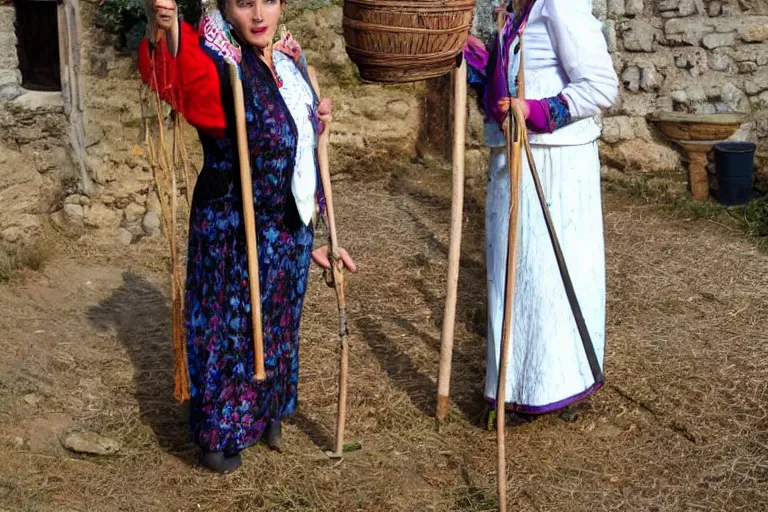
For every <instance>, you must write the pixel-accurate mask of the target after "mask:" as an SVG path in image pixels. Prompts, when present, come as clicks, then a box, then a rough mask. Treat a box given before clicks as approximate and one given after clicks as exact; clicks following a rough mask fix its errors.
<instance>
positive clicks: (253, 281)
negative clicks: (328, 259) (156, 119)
mask: <svg viewBox="0 0 768 512" xmlns="http://www.w3.org/2000/svg"><path fill="white" fill-rule="evenodd" d="M229 78H230V82H232V96H233V97H234V104H235V127H236V129H237V155H238V160H239V161H240V189H241V193H242V199H243V224H244V226H245V244H246V251H247V255H248V283H249V285H250V292H251V322H252V323H253V361H254V375H253V379H254V380H256V381H264V380H266V378H267V374H266V372H265V371H264V333H263V331H262V325H261V290H260V287H259V254H258V250H257V247H256V214H255V213H254V210H253V179H252V178H251V164H250V156H249V154H248V137H247V135H246V132H245V101H244V99H243V82H242V80H241V79H240V69H239V67H238V66H237V65H236V64H234V63H230V64H229Z"/></svg>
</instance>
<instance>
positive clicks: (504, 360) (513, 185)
mask: <svg viewBox="0 0 768 512" xmlns="http://www.w3.org/2000/svg"><path fill="white" fill-rule="evenodd" d="M513 116H514V123H513V121H512V118H513ZM521 120H522V121H521ZM521 122H523V123H524V122H525V118H524V117H523V115H522V114H521V113H520V112H518V111H517V110H514V111H510V115H509V117H508V118H507V126H506V130H505V131H506V136H507V165H508V167H509V188H510V195H509V197H510V209H509V231H508V245H507V272H506V285H505V290H504V321H503V327H502V333H501V360H500V362H499V381H498V384H497V387H496V444H497V449H498V471H497V483H498V491H499V512H506V510H507V459H506V444H505V437H506V435H505V434H506V418H505V413H506V409H505V405H506V387H507V367H508V366H509V348H510V347H511V346H512V339H513V338H512V330H513V326H514V307H513V306H514V301H515V279H516V275H517V235H518V231H519V225H520V222H519V218H520V177H521V176H522V165H523V164H522V137H523V132H522V130H521V128H520V123H521ZM512 130H514V134H513V132H512Z"/></svg>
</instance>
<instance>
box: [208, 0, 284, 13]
mask: <svg viewBox="0 0 768 512" xmlns="http://www.w3.org/2000/svg"><path fill="white" fill-rule="evenodd" d="M280 3H281V4H283V5H285V4H287V3H288V0H280ZM226 5H227V0H216V8H217V9H218V10H219V12H220V13H221V15H222V16H224V8H225V7H226Z"/></svg>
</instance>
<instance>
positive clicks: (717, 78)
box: [593, 0, 768, 170]
mask: <svg viewBox="0 0 768 512" xmlns="http://www.w3.org/2000/svg"><path fill="white" fill-rule="evenodd" d="M593 10H594V12H595V14H596V16H598V17H599V18H600V19H602V20H604V34H605V37H606V41H607V43H608V47H609V50H610V51H611V53H612V55H613V59H614V63H615V65H616V70H617V72H618V74H619V77H620V81H621V83H622V94H621V102H620V103H619V104H618V105H617V106H616V107H615V108H613V109H611V110H610V111H609V112H607V113H606V115H605V117H604V120H603V123H604V130H603V141H604V142H605V143H607V144H610V145H612V146H613V147H612V148H610V149H606V151H605V152H606V154H607V155H608V156H609V157H613V156H618V157H619V158H618V160H619V161H620V163H625V164H629V165H635V166H637V167H641V168H644V169H648V170H674V169H675V168H677V167H678V166H679V164H678V163H676V162H675V158H674V155H673V154H671V153H670V152H669V151H668V148H669V144H668V143H667V142H666V141H664V140H663V139H661V138H660V137H658V136H657V133H656V132H655V131H654V129H653V127H652V126H651V125H649V124H648V123H647V121H646V116H647V115H648V114H651V113H653V112H655V111H678V112H691V113H702V114H711V113H720V112H738V113H744V114H747V115H748V118H749V122H748V123H746V124H745V126H743V128H742V130H740V131H739V132H738V133H737V134H736V135H735V136H734V138H739V139H750V140H754V141H756V142H758V145H759V151H766V150H768V148H766V145H768V2H766V1H765V0H752V1H750V0H746V1H745V0H741V1H738V0H727V1H705V0H594V2H593ZM623 145H631V146H636V148H637V151H633V150H628V148H622V147H621V146H623ZM617 146H618V147H617ZM655 146H660V147H661V149H660V150H659V151H658V152H656V150H655V149H654V150H653V151H651V152H650V153H649V152H648V150H649V149H652V148H653V147H655ZM632 153H636V155H635V158H632ZM622 155H623V158H621V156H622ZM649 155H651V156H655V158H654V159H653V160H651V161H649V162H646V163H645V164H644V163H643V161H644V160H646V159H648V156H649Z"/></svg>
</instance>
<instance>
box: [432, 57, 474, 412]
mask: <svg viewBox="0 0 768 512" xmlns="http://www.w3.org/2000/svg"><path fill="white" fill-rule="evenodd" d="M466 134H467V61H466V60H465V59H463V58H462V59H461V64H460V65H459V67H458V69H457V72H456V73H455V76H454V118H453V184H452V189H453V193H452V197H451V238H450V242H449V243H450V247H449V249H448V283H447V292H446V295H445V314H444V316H443V333H442V341H441V347H440V368H439V370H438V374H437V411H436V416H437V421H438V422H441V421H443V420H444V419H445V417H446V416H447V414H448V409H449V407H450V392H451V360H452V359H453V336H454V329H455V326H456V300H457V297H458V288H459V261H460V259H461V223H462V220H463V218H464V152H465V145H466V144H465V140H466Z"/></svg>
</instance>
